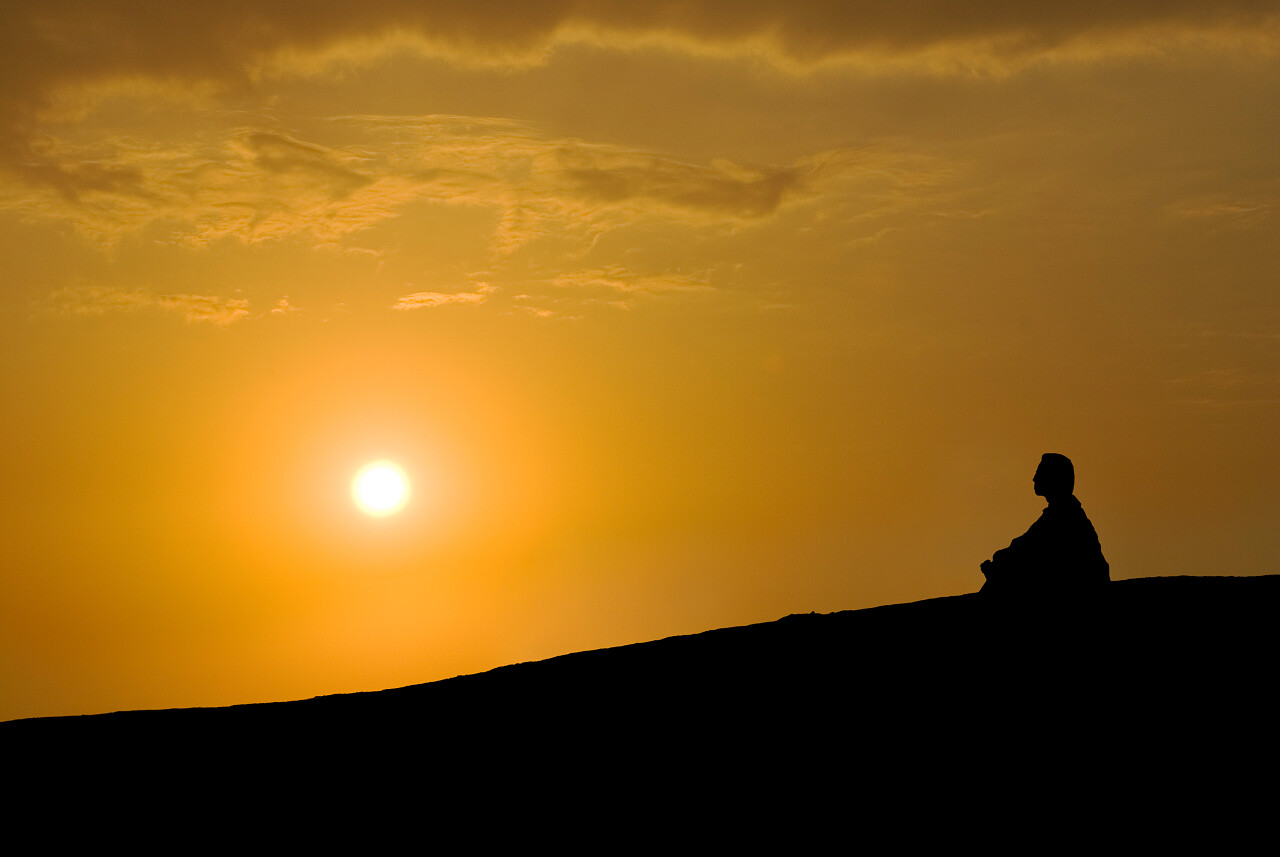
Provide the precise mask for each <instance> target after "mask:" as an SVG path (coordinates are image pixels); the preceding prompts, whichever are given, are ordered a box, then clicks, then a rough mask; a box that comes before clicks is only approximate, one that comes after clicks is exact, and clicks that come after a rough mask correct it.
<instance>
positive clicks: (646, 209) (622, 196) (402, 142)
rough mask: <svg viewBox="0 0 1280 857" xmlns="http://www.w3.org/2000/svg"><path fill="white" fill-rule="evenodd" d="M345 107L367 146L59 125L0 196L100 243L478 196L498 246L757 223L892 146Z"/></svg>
mask: <svg viewBox="0 0 1280 857" xmlns="http://www.w3.org/2000/svg"><path fill="white" fill-rule="evenodd" d="M337 121H339V122H341V123H343V124H344V125H346V126H347V127H349V128H353V129H356V130H358V131H361V132H363V134H364V136H363V142H362V143H361V145H359V146H358V147H348V148H343V149H336V148H330V147H325V146H322V145H319V144H316V143H312V142H309V141H305V140H302V139H299V138H297V137H294V136H290V135H285V134H281V133H275V132H268V131H263V130H248V129H233V130H232V131H230V132H229V136H227V137H226V138H225V139H223V140H222V141H221V142H209V141H207V140H206V141H203V142H197V143H190V142H183V143H176V144H171V145H164V144H161V143H152V144H143V143H140V142H139V141H137V140H133V139H123V138H111V139H106V140H102V141H99V142H96V143H93V144H89V145H75V144H71V143H66V142H59V141H57V140H55V139H50V140H48V141H47V142H46V144H45V147H44V150H45V152H44V158H45V161H46V162H47V164H49V165H50V169H51V170H53V171H55V172H56V174H57V181H54V180H52V179H51V180H50V181H48V182H46V183H44V184H43V185H38V186H25V187H13V188H11V192H10V193H8V194H7V195H6V199H5V201H4V202H3V203H0V205H3V206H4V207H7V208H10V209H16V210H20V211H22V212H23V213H24V214H27V215H28V216H33V217H39V218H49V219H55V220H61V221H65V222H70V223H73V224H75V225H76V227H77V228H78V229H79V230H80V231H81V232H82V233H83V234H85V235H87V236H90V237H91V238H93V239H94V240H96V241H99V242H101V243H104V244H112V243H115V242H116V241H118V240H119V239H120V238H121V237H123V236H125V235H130V234H138V233H140V232H141V231H142V230H145V229H152V230H153V231H156V233H157V234H154V235H153V236H152V237H153V238H155V239H156V240H168V241H174V242H181V243H186V244H191V245H204V244H208V243H210V242H212V241H216V240H218V239H220V238H234V239H237V240H239V241H243V242H246V243H255V242H261V241H266V240H271V239H279V238H284V237H288V236H293V235H300V234H304V235H309V236H311V238H312V239H313V240H315V241H316V242H317V243H321V244H335V243H338V242H340V241H341V240H342V239H343V238H344V237H345V236H347V235H349V234H351V233H353V232H357V231H360V230H363V229H367V228H369V227H371V226H374V225H376V224H378V223H380V222H382V221H384V220H386V219H388V218H390V217H393V216H394V215H396V214H397V213H398V212H399V211H400V210H401V209H402V208H403V207H404V206H406V205H408V204H409V203H413V202H419V201H425V202H431V203H436V204H444V205H465V206H485V207H490V208H493V209H496V210H497V211H498V212H499V218H498V221H497V226H496V229H495V232H494V236H493V246H494V249H495V250H496V251H498V252H500V253H511V252H513V251H515V250H517V249H519V248H520V247H522V246H524V245H525V244H527V243H529V242H530V241H533V240H536V239H537V238H538V237H540V236H542V235H546V234H548V233H551V232H555V233H556V234H558V235H571V236H572V235H576V236H577V237H578V239H579V240H581V241H583V242H586V243H590V242H591V241H592V240H594V239H595V238H596V237H597V236H598V235H600V234H601V233H603V232H606V231H608V230H610V229H613V228H617V227H618V226H621V225H624V224H628V223H632V222H635V221H637V220H641V219H644V218H647V217H660V218H662V219H664V220H671V219H675V220H682V221H686V222H690V223H695V224H700V225H715V224H721V225H726V226H729V227H733V226H735V225H739V224H745V223H750V222H752V221H759V220H763V219H766V218H768V217H770V216H772V215H773V214H775V213H776V212H777V211H779V210H780V209H781V208H783V207H784V206H786V205H787V204H788V203H789V202H797V201H802V200H803V199H805V198H808V197H811V196H812V195H813V194H814V193H817V192H819V191H820V188H821V185H822V183H823V182H825V181H828V180H833V179H836V178H838V177H839V175H841V174H847V173H849V172H850V171H855V172H856V171H858V170H871V171H874V172H875V173H876V174H881V173H882V172H883V170H885V169H886V168H887V167H888V166H889V163H890V162H891V161H893V160H896V159H899V158H898V156H895V155H893V154H891V153H883V152H882V153H880V154H879V155H877V156H875V157H869V156H867V155H866V153H862V154H860V155H859V156H858V157H848V156H846V155H844V154H841V153H828V154H826V155H823V156H821V157H818V158H808V159H804V160H802V161H798V162H796V163H792V164H789V165H783V166H776V165H749V166H748V165H740V164H736V163H732V162H729V161H725V160H716V161H712V162H710V163H696V162H691V161H686V160H681V159H678V158H673V157H670V156H666V155H660V154H656V153H653V152H648V151H644V150H640V149H635V148H628V147H625V146H618V145H607V144H595V143H588V142H584V141H582V140H576V139H563V138H554V137H548V136H545V135H542V134H540V133H538V132H537V131H536V130H533V129H529V128H526V127H524V126H520V125H518V124H516V123H511V122H504V121H503V120H497V119H491V118H483V117H482V118H471V117H454V116H428V117H364V116H362V117H341V118H340V119H339V120H337ZM53 165H56V170H54V166H53ZM159 230H163V232H160V231H159Z"/></svg>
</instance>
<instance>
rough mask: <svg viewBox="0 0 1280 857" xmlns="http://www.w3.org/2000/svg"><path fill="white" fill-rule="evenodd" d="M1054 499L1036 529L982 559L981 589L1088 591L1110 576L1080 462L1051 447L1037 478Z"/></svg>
mask: <svg viewBox="0 0 1280 857" xmlns="http://www.w3.org/2000/svg"><path fill="white" fill-rule="evenodd" d="M1032 485H1033V486H1034V488H1035V492H1036V494H1037V495H1039V496H1041V497H1043V498H1045V500H1047V501H1048V502H1049V505H1048V506H1047V507H1046V508H1045V510H1044V512H1043V513H1041V515H1040V518H1039V520H1037V521H1036V522H1035V523H1034V524H1032V525H1031V529H1029V530H1027V532H1026V533H1025V534H1023V535H1021V536H1018V537H1017V538H1016V539H1014V540H1013V542H1012V543H1011V544H1010V545H1009V546H1008V547H1007V548H1005V549H1003V550H998V551H996V554H995V556H993V557H992V558H991V559H989V560H987V561H986V562H984V563H983V564H982V573H983V574H985V575H986V577H987V581H986V583H984V584H983V586H982V592H983V593H985V594H987V595H996V596H1000V597H1005V596H1010V597H1018V596H1024V595H1036V594H1039V595H1057V594H1068V593H1076V594H1079V593H1083V592H1086V591H1088V590H1093V589H1097V588H1098V587H1099V586H1100V585H1101V584H1103V583H1106V582H1107V581H1108V580H1110V579H1111V569H1110V567H1109V566H1108V565H1107V561H1106V559H1104V558H1103V556H1102V545H1101V544H1100V543H1099V541H1098V534H1097V533H1096V532H1095V531H1094V529H1093V524H1091V523H1089V519H1088V517H1086V516H1085V513H1084V509H1082V508H1081V507H1080V501H1079V500H1077V499H1076V498H1075V496H1074V495H1073V494H1072V493H1071V492H1072V491H1073V490H1075V468H1074V467H1072V465H1071V459H1069V458H1067V457H1066V456H1065V455H1058V454H1057V453H1053V452H1046V453H1045V454H1044V455H1043V456H1042V457H1041V458H1040V466H1039V467H1038V468H1037V469H1036V475H1035V476H1034V477H1033V478H1032Z"/></svg>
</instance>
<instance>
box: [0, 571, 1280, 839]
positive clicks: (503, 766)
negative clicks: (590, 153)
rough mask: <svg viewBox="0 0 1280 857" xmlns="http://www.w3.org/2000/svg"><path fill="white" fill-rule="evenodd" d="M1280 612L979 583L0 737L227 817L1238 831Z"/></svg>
mask: <svg viewBox="0 0 1280 857" xmlns="http://www.w3.org/2000/svg"><path fill="white" fill-rule="evenodd" d="M1278 607H1280V575H1270V576H1260V577H1165V578H1148V579H1140V580H1126V581H1118V582H1114V583H1112V584H1110V585H1109V587H1108V589H1107V591H1106V593H1105V594H1104V596H1103V597H1102V598H1101V599H1100V600H1099V601H1097V602H1096V603H1091V604H1084V605H1074V606H1071V607H1065V608H1064V607H1062V606H1061V605H1053V604H1028V605H1020V606H1018V607H1017V608H1000V607H996V606H993V605H991V604H989V603H986V602H985V601H983V600H982V599H981V598H979V597H978V596H976V595H962V596H957V597H951V598H938V599H932V600H928V601H921V602H916V603H913V604H897V605H890V606H885V607H877V608H872V609H867V610H853V611H845V612H841V613H831V614H808V615H794V616H788V617H786V618H784V619H779V620H778V621H776V622H769V623H764V624H759V625H750V626H745V627H739V628H725V629H720V630H715V631H707V632H705V633H702V634H695V635H691V636H686V637H673V638H669V639H665V640H658V641H654V642H649V643H638V644H635V645H630V646H623V647H619V648H615V649H602V650H598V651H591V652H581V653H577V654H571V655H565V656H563V657H558V658H552V659H550V660H546V661H539V662H536V663H526V664H517V665H513V666H508V667H502V668H499V669H495V670H492V671H490V672H486V673H481V674H477V675H470V676H460V677H457V678H453V679H448V680H445V681H438V682H432V683H430V684H423V685H415V686H412V687H405V688H399V689H395V690H383V691H378V692H370V693H359V694H347V695H339V696H328V697H318V698H315V699H309V700H301V701H296V702H285V703H270V704H262V705H245V706H234V707H230V708H216V709H178V710H166V711H139V712H120V713H115V714H106V715H95V716H86V717H62V718H41V719H33V720H22V721H13V722H10V723H4V724H0V747H2V748H3V751H4V754H5V757H6V759H7V760H8V765H7V770H8V772H9V775H10V776H9V781H10V782H11V783H14V784H17V785H19V786H20V791H21V792H22V793H23V794H24V799H23V800H24V802H27V803H28V806H29V807H34V808H35V810H36V811H43V810H47V809H49V807H50V806H59V805H62V804H65V805H67V806H75V805H81V804H82V803H83V802H85V801H90V802H92V803H93V804H94V805H95V806H97V807H98V808H99V809H101V808H102V807H111V808H112V815H113V817H120V816H119V815H118V813H119V812H120V811H122V810H118V809H117V808H116V807H117V805H119V806H120V807H123V806H128V807H131V808H133V811H135V812H137V811H141V812H146V813H152V812H161V811H163V812H167V813H171V814H176V816H177V817H184V818H187V819H188V824H191V823H195V824H196V825H197V826H198V827H200V826H206V827H207V828H208V829H209V830H210V831H216V830H221V829H225V828H226V827H227V825H229V824H230V825H233V826H234V825H236V824H240V823H244V821H245V819H246V818H260V819H261V820H263V823H267V820H272V823H275V824H278V823H279V822H280V821H281V819H282V818H287V817H289V815H288V813H295V817H297V818H298V823H299V824H302V825H303V828H301V829H303V830H306V831H307V836H308V837H315V836H316V835H317V833H318V831H323V830H324V829H327V825H331V824H332V825H334V826H336V827H347V826H349V825H350V823H351V822H352V821H353V820H356V819H369V818H370V814H373V816H374V819H373V820H374V821H375V822H376V821H377V820H378V819H381V822H379V823H382V822H385V823H392V822H393V821H398V822H400V823H403V822H406V821H407V819H408V818H412V819H415V821H414V823H415V824H418V823H420V824H423V825H426V826H432V825H435V826H440V825H444V826H450V825H452V826H454V827H458V826H461V827H463V828H465V829H466V830H467V831H468V832H469V833H468V836H470V837H472V838H471V839H469V840H468V841H471V842H472V843H473V844H474V843H479V842H484V841H487V837H501V838H502V839H503V840H505V841H508V842H509V841H510V837H511V836H512V834H513V829H512V825H513V824H514V825H516V827H518V828H519V831H520V835H521V836H527V837H528V841H529V842H530V843H532V842H535V841H545V839H546V837H548V836H552V837H553V838H554V836H574V835H579V836H580V835H583V834H584V831H587V830H591V831H595V830H596V829H597V827H599V828H600V829H601V830H604V829H605V828H608V830H609V831H612V832H611V833H609V836H610V837H613V838H610V839H607V840H602V841H601V842H600V845H601V847H600V849H599V850H601V851H606V852H607V851H612V850H614V849H612V848H611V847H605V845H606V844H607V843H614V844H616V843H617V842H622V841H627V837H631V838H636V837H641V838H643V837H646V836H649V835H654V833H655V831H661V832H662V833H661V835H662V836H668V835H678V834H674V833H671V832H670V831H671V830H674V829H676V828H682V827H685V826H687V827H688V830H689V831H691V832H690V833H689V835H690V836H693V835H695V833H694V831H696V835H697V836H709V837H711V839H709V840H707V849H708V850H711V848H712V845H711V843H712V842H713V841H714V842H720V843H721V844H723V842H724V841H725V837H729V838H730V839H732V840H733V841H735V842H737V843H743V842H749V841H750V840H751V839H752V837H753V836H754V834H753V831H760V834H761V835H762V836H763V835H765V831H769V832H771V833H773V834H776V833H777V832H778V830H779V828H780V827H781V828H782V829H784V830H786V831H788V835H790V834H791V833H794V835H795V836H796V837H799V841H802V842H808V841H809V840H808V839H806V837H807V836H808V835H809V834H810V833H814V832H816V831H825V833H824V834H823V835H829V833H830V831H831V829H832V828H833V827H845V826H852V827H854V828H857V829H858V830H861V831H863V832H864V833H867V834H868V835H869V833H870V832H871V831H875V832H876V836H880V837H884V836H889V837H891V838H892V841H893V842H896V843H899V844H902V845H906V844H909V843H912V842H917V843H924V842H930V843H933V844H937V843H938V842H941V841H946V842H950V843H952V844H954V845H956V847H960V845H961V844H963V843H966V842H967V843H970V844H973V845H977V846H978V847H984V843H985V846H986V847H994V845H995V844H996V843H1000V844H1001V846H1002V848H1001V850H1003V846H1006V845H1010V844H1011V841H1012V842H1013V843H1014V844H1016V842H1017V841H1019V837H1023V838H1022V839H1021V840H1020V841H1021V842H1022V843H1023V845H1025V846H1026V849H1027V850H1031V851H1036V850H1038V849H1039V845H1045V844H1052V843H1059V844H1063V845H1066V844H1075V845H1077V846H1079V845H1089V844H1092V845H1101V844H1103V842H1106V843H1107V844H1108V845H1116V846H1119V847H1126V846H1130V847H1131V848H1132V849H1134V850H1136V849H1138V848H1139V847H1144V850H1145V846H1149V845H1151V844H1153V837H1159V838H1163V840H1164V841H1166V842H1169V841H1181V842H1182V843H1183V844H1187V845H1191V844H1194V843H1195V841H1196V840H1197V838H1199V842H1200V843H1201V844H1203V845H1204V846H1205V847H1209V846H1212V847H1214V848H1215V849H1216V850H1221V849H1223V848H1227V849H1231V848H1232V847H1233V846H1234V845H1235V844H1237V842H1236V837H1237V836H1241V837H1244V836H1246V835H1253V834H1252V833H1250V831H1253V832H1254V833H1256V829H1257V825H1259V824H1261V823H1262V822H1263V821H1265V823H1266V825H1267V826H1269V825H1270V821H1271V818H1272V816H1273V815H1274V814H1275V812H1276V806H1275V800H1276V798H1277V796H1278V792H1277V786H1276V778H1277V770H1276V768H1275V765H1276V762H1277V753H1276V747H1277V734H1278V730H1277V720H1276V714H1277V710H1278V708H1280V705H1278V703H1277V702H1276V701H1275V699H1274V697H1275V695H1276V686H1277V684H1278V682H1277V669H1276V666H1277V665H1276V655H1277V653H1278V652H1280V645H1278V642H1280V638H1278V637H1277V633H1276V629H1277V624H1276V615H1277V608H1278ZM290 807H293V809H288V808H290ZM162 808H163V809H162ZM299 812H301V813H302V815H301V816H296V813H299ZM405 813H409V815H408V816H406V815H405ZM126 817H127V814H126ZM193 818H194V819H196V820H195V821H194V822H193V821H192V819H193ZM517 819H518V821H517ZM606 820H607V823H606ZM1121 821H1123V822H1124V823H1123V824H1121V823H1120V822H1121ZM317 825H318V826H317ZM557 831H558V833H557ZM1107 831H1111V832H1107ZM1117 831H1124V832H1117ZM1143 831H1145V833H1144V832H1143ZM1206 831H1211V832H1208V833H1207V832H1206ZM624 833H625V836H624V835H623V834H624ZM591 835H596V834H595V833H592V834H591ZM814 835H816V833H814ZM1128 836H1133V837H1137V838H1136V839H1134V840H1133V841H1118V840H1117V837H1122V838H1123V837H1128ZM1206 836H1208V837H1209V838H1208V839H1205V838H1204V837H1206ZM617 837H622V838H621V839H619V838H617ZM717 837H718V838H717ZM1026 837H1030V838H1026ZM1144 837H1145V838H1144ZM885 841H886V842H888V841H889V840H885ZM1144 843H1145V845H1144ZM686 844H689V843H686ZM792 844H793V845H794V844H796V843H795V842H793V843H792ZM846 844H847V843H846ZM816 847H817V846H816V843H815V848H816ZM678 850H684V849H678ZM694 850H701V849H694ZM801 850H809V849H808V848H803V849H801ZM908 850H910V849H908ZM1015 850H1017V849H1016V848H1015ZM1107 850H1110V848H1108V849H1107Z"/></svg>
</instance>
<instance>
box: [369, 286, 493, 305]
mask: <svg viewBox="0 0 1280 857" xmlns="http://www.w3.org/2000/svg"><path fill="white" fill-rule="evenodd" d="M494 291H495V289H494V287H493V286H490V285H489V284H488V283H480V284H478V285H477V286H476V288H475V290H474V291H470V292H413V293H411V294H407V295H404V296H402V297H401V298H399V299H398V300H397V301H396V302H395V303H393V304H392V305H391V308H392V309H398V310H413V309H430V308H432V307H440V306H447V305H449V304H482V303H484V302H485V301H486V300H488V298H489V295H491V294H492V293H493V292H494Z"/></svg>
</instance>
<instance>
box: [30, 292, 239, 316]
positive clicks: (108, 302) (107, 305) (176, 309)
mask: <svg viewBox="0 0 1280 857" xmlns="http://www.w3.org/2000/svg"><path fill="white" fill-rule="evenodd" d="M49 305H50V307H51V308H52V309H53V310H54V311H55V312H60V313H70V314H73V315H102V314H104V313H111V312H132V311H135V310H140V309H145V308H156V309H161V310H165V311H167V312H172V313H176V314H177V315H179V316H181V317H182V318H183V319H184V320H185V321H188V322H208V323H210V324H216V325H226V324H231V323H232V322H235V321H239V320H241V319H244V318H248V317H249V301H248V300H247V299H245V298H227V297H221V296H218V295H184V294H159V293H156V292H151V291H147V290H144V289H120V288H111V287H106V286H80V287H76V288H70V289H62V290H60V291H58V292H55V293H54V294H53V295H51V296H50V298H49Z"/></svg>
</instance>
